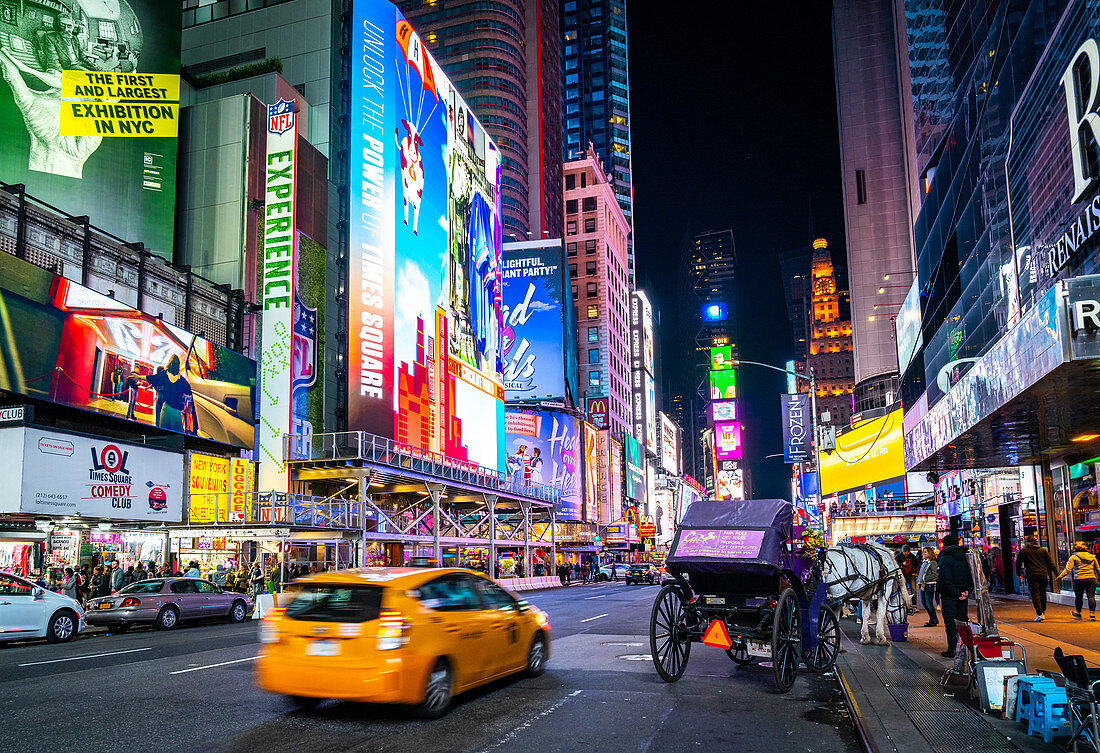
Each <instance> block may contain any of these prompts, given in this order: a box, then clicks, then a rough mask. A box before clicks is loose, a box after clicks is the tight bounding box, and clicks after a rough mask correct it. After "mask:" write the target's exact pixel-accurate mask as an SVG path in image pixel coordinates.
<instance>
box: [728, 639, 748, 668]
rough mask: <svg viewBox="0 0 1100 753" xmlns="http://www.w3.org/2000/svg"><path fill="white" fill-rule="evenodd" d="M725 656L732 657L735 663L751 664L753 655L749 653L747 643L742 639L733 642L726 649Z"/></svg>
mask: <svg viewBox="0 0 1100 753" xmlns="http://www.w3.org/2000/svg"><path fill="white" fill-rule="evenodd" d="M726 656H728V657H729V658H730V659H732V660H733V661H734V662H735V663H737V664H741V665H742V666H743V665H745V664H752V661H753V658H754V657H753V656H751V655H750V654H749V644H747V643H745V642H744V641H742V642H741V643H735V644H733V645H732V646H731V647H729V648H727V649H726Z"/></svg>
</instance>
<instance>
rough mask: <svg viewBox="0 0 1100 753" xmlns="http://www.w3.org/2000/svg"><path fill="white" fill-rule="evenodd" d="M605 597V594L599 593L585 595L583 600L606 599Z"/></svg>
mask: <svg viewBox="0 0 1100 753" xmlns="http://www.w3.org/2000/svg"><path fill="white" fill-rule="evenodd" d="M606 598H607V594H600V595H599V596H585V597H584V600H585V601H588V600H589V599H606Z"/></svg>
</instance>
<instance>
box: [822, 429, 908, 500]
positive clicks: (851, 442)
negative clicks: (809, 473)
mask: <svg viewBox="0 0 1100 753" xmlns="http://www.w3.org/2000/svg"><path fill="white" fill-rule="evenodd" d="M902 442H903V439H902V412H901V409H900V408H899V409H897V410H895V411H892V412H891V413H888V414H886V415H885V416H881V417H879V418H872V419H870V420H868V421H863V422H862V423H859V424H856V425H855V426H854V427H852V429H851V430H850V431H847V432H845V433H844V434H838V435H837V437H836V450H835V451H834V452H828V453H823V454H822V455H821V493H822V494H834V493H836V492H846V491H851V490H853V489H862V488H864V487H866V486H867V485H869V484H877V483H881V482H883V481H890V480H893V479H897V478H901V477H903V476H905V452H904V448H903V446H902Z"/></svg>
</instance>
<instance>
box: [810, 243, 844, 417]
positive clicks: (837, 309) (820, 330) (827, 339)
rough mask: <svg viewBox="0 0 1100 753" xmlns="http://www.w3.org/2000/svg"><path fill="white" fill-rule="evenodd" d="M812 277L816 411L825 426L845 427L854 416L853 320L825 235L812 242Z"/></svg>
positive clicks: (811, 326) (811, 363)
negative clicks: (838, 282) (848, 315)
mask: <svg viewBox="0 0 1100 753" xmlns="http://www.w3.org/2000/svg"><path fill="white" fill-rule="evenodd" d="M810 276H811V279H812V289H811V296H810V343H809V346H810V347H809V352H808V353H807V356H806V359H807V365H808V366H809V367H810V368H811V369H812V370H813V374H814V377H815V378H816V380H817V412H818V417H819V418H820V417H821V415H822V414H824V413H828V414H829V420H828V421H825V422H823V423H824V424H825V425H829V426H835V427H842V426H846V425H847V424H848V421H849V419H850V418H851V415H852V387H853V379H852V323H851V321H849V320H848V319H847V318H845V317H846V315H847V312H846V309H847V308H848V307H847V305H846V298H847V296H846V294H845V293H846V291H843V290H841V289H840V288H839V287H838V285H837V274H836V270H834V268H833V259H832V256H831V254H830V253H829V244H828V242H827V241H826V240H825V239H824V238H817V239H816V240H814V242H813V259H812V261H811V267H810Z"/></svg>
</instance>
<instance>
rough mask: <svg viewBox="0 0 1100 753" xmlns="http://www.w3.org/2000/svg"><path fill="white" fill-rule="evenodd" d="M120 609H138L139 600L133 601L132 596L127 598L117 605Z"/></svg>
mask: <svg viewBox="0 0 1100 753" xmlns="http://www.w3.org/2000/svg"><path fill="white" fill-rule="evenodd" d="M119 606H120V607H140V606H141V599H135V598H134V597H133V596H127V597H126V598H125V599H123V600H122V602H121V603H120V604H119Z"/></svg>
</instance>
